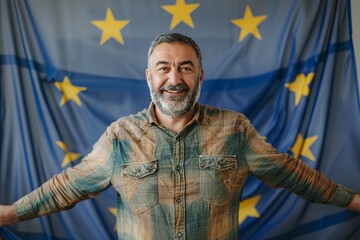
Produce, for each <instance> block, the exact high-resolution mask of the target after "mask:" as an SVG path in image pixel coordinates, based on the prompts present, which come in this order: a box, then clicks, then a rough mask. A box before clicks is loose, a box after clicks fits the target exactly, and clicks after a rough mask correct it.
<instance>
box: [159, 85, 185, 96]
mask: <svg viewBox="0 0 360 240" xmlns="http://www.w3.org/2000/svg"><path fill="white" fill-rule="evenodd" d="M189 90H190V88H189V86H187V85H186V84H183V83H180V84H178V85H175V86H174V85H168V86H163V87H162V88H160V93H163V92H168V93H171V94H178V93H183V92H188V91H189Z"/></svg>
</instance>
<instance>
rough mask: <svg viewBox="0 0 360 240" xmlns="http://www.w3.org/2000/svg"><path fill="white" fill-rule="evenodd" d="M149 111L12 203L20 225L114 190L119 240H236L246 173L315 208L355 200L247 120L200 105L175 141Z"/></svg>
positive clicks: (114, 128)
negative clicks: (280, 149) (279, 148)
mask: <svg viewBox="0 0 360 240" xmlns="http://www.w3.org/2000/svg"><path fill="white" fill-rule="evenodd" d="M153 114H154V111H153V105H152V104H151V106H150V107H149V109H147V110H143V111H141V112H139V113H138V114H136V115H131V116H128V117H125V118H121V119H119V120H118V121H116V122H114V123H113V124H111V125H110V126H109V128H108V129H107V130H106V132H105V133H104V134H103V135H102V136H101V138H100V139H99V141H98V142H97V143H96V144H95V145H94V148H93V151H92V152H91V153H90V154H89V155H87V156H86V157H85V158H84V159H83V160H82V161H81V163H79V164H78V165H76V166H74V167H72V168H68V169H66V170H64V171H63V172H62V173H61V174H59V175H57V176H54V177H53V178H52V179H50V180H49V181H48V182H46V183H45V184H43V185H42V186H41V187H40V188H41V189H37V190H35V191H33V192H32V193H30V194H28V195H26V196H25V197H23V198H21V199H20V200H18V201H17V202H16V203H15V206H16V210H17V214H18V216H19V218H20V219H21V220H25V219H29V218H33V217H36V216H39V215H43V214H46V213H51V212H55V211H58V210H60V209H66V208H68V207H69V206H71V205H74V204H75V203H77V202H79V201H80V200H83V199H87V198H89V197H91V196H93V195H94V194H97V193H99V192H101V191H103V190H105V189H106V188H108V187H109V186H110V185H112V186H113V187H114V188H115V189H116V191H117V192H118V195H119V197H118V203H117V220H118V221H117V232H118V237H119V239H164V238H166V239H237V236H238V211H239V203H240V200H241V194H242V190H243V186H244V183H245V180H246V178H247V176H248V175H249V174H253V175H254V176H255V177H257V178H259V179H260V180H262V181H264V182H265V183H267V184H269V185H271V186H274V187H283V188H287V189H288V190H290V191H292V192H294V193H296V194H298V195H300V196H301V197H303V198H305V199H307V200H309V201H312V202H318V203H327V204H332V205H338V206H346V205H347V204H349V202H350V201H351V199H352V198H353V192H352V191H351V190H349V189H346V188H345V187H342V186H340V185H337V184H336V183H334V182H332V181H330V180H329V179H328V178H326V177H325V176H323V175H321V174H320V173H318V172H316V171H315V170H313V169H312V168H310V167H307V166H306V165H305V164H304V163H303V162H301V161H299V160H295V159H294V158H292V157H290V156H289V155H287V154H283V153H279V152H278V151H277V150H276V149H274V148H273V147H272V146H271V145H270V144H268V143H267V142H266V141H265V138H264V137H261V136H260V135H259V134H258V133H257V132H256V130H255V129H254V127H253V126H252V125H251V124H250V122H249V120H248V119H247V118H246V117H245V116H244V115H242V114H239V113H235V112H231V111H224V110H219V109H217V108H214V107H210V106H205V105H197V106H196V114H195V116H194V118H193V119H192V121H190V122H189V123H188V124H187V125H186V127H184V129H183V130H182V131H181V132H179V133H178V134H176V133H174V132H172V131H171V130H168V129H165V128H163V127H161V126H160V125H158V124H157V123H156V122H155V121H154V118H153Z"/></svg>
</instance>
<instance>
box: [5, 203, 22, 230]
mask: <svg viewBox="0 0 360 240" xmlns="http://www.w3.org/2000/svg"><path fill="white" fill-rule="evenodd" d="M19 221H20V220H19V218H18V217H17V215H16V211H15V207H14V206H13V205H0V227H2V226H5V225H9V224H14V223H17V222H19Z"/></svg>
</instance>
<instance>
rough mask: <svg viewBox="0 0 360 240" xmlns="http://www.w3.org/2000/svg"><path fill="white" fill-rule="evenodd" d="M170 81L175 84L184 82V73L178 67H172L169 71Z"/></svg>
mask: <svg viewBox="0 0 360 240" xmlns="http://www.w3.org/2000/svg"><path fill="white" fill-rule="evenodd" d="M168 82H169V83H170V84H171V85H174V86H175V85H177V84H179V83H182V82H183V78H182V74H181V73H180V72H179V71H178V70H177V69H172V70H171V71H170V72H169V78H168Z"/></svg>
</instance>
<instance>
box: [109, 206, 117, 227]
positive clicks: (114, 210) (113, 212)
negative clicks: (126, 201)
mask: <svg viewBox="0 0 360 240" xmlns="http://www.w3.org/2000/svg"><path fill="white" fill-rule="evenodd" d="M108 210H109V212H111V213H112V215H114V216H115V217H116V213H117V210H116V208H108ZM114 230H115V231H116V224H115V227H114Z"/></svg>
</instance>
